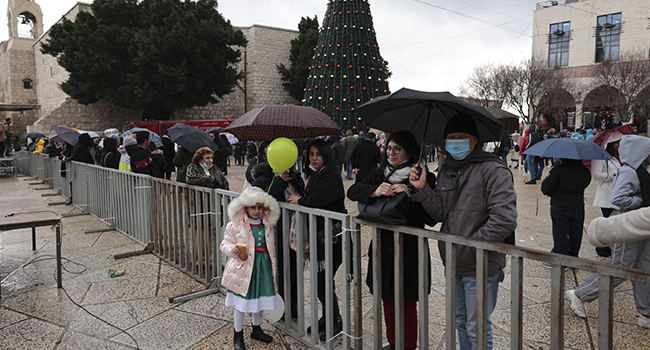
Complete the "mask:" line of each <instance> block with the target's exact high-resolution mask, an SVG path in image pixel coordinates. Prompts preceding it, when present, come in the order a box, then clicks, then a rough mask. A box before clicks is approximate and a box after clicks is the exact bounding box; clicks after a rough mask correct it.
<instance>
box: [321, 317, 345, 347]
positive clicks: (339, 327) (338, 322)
mask: <svg viewBox="0 0 650 350" xmlns="http://www.w3.org/2000/svg"><path fill="white" fill-rule="evenodd" d="M342 331H343V319H341V316H339V317H338V318H336V319H335V320H334V329H333V330H332V336H335V335H337V334H339V333H341V332H342ZM326 336H327V335H326V332H325V327H323V330H322V331H321V332H320V341H325V340H327V338H326Z"/></svg>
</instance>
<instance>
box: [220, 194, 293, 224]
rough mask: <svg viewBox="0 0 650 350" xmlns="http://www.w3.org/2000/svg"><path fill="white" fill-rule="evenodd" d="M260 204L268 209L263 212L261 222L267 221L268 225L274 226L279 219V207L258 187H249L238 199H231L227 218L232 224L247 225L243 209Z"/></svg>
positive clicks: (273, 199)
mask: <svg viewBox="0 0 650 350" xmlns="http://www.w3.org/2000/svg"><path fill="white" fill-rule="evenodd" d="M257 203H262V204H263V205H264V207H266V208H269V209H267V210H265V211H264V215H263V216H262V218H263V220H268V223H269V224H270V225H275V224H276V223H277V222H278V219H279V218H280V206H279V205H278V202H277V201H276V200H275V198H273V196H271V195H268V194H267V193H266V192H264V191H263V190H262V189H261V188H259V187H249V188H247V189H246V190H245V191H244V192H242V193H241V194H240V195H239V197H237V198H235V199H233V201H232V202H230V204H229V205H228V217H229V218H230V221H232V222H233V223H242V224H244V225H247V224H248V220H246V219H247V216H246V212H245V210H244V208H245V207H249V206H251V205H255V204H257Z"/></svg>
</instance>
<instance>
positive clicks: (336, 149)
mask: <svg viewBox="0 0 650 350" xmlns="http://www.w3.org/2000/svg"><path fill="white" fill-rule="evenodd" d="M340 139H341V137H339V136H336V137H335V141H334V143H332V154H333V155H334V159H336V164H338V165H343V164H345V148H344V147H343V144H342V143H341V141H339V140H340Z"/></svg>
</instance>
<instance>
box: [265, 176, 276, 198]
mask: <svg viewBox="0 0 650 350" xmlns="http://www.w3.org/2000/svg"><path fill="white" fill-rule="evenodd" d="M274 173H275V174H274V175H273V179H272V180H271V184H270V185H269V189H268V190H266V196H264V201H265V202H266V198H267V197H268V195H269V192H271V187H273V182H275V178H276V177H278V173H277V172H274Z"/></svg>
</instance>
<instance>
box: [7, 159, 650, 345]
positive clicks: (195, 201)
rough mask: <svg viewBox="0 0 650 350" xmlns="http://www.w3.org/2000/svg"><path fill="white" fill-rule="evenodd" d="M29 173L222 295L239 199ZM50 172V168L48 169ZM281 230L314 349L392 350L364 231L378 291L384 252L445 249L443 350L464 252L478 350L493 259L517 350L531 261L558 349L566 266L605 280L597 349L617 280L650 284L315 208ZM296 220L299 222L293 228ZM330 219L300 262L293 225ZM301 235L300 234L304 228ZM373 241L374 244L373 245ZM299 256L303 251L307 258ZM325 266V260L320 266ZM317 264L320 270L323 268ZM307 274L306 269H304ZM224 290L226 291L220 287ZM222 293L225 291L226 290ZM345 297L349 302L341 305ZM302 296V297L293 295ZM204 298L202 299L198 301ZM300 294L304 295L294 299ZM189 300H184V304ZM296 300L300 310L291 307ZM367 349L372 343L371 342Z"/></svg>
mask: <svg viewBox="0 0 650 350" xmlns="http://www.w3.org/2000/svg"><path fill="white" fill-rule="evenodd" d="M17 159H18V161H19V163H20V165H21V166H20V167H19V168H20V169H21V170H22V171H23V172H29V175H32V176H34V177H37V178H39V179H40V180H44V181H47V179H48V176H49V177H51V182H52V185H53V188H54V189H55V190H57V191H58V192H59V193H60V194H61V195H63V196H65V197H67V198H72V201H73V202H74V204H75V205H76V206H77V207H79V208H80V209H82V210H83V211H85V212H87V213H91V214H92V215H94V216H96V217H97V218H99V219H100V220H102V221H104V222H105V223H106V224H107V225H109V226H110V227H112V228H115V229H116V230H118V231H119V232H121V233H123V234H125V235H127V236H128V237H131V238H132V239H133V240H135V241H137V242H139V243H140V244H142V245H147V246H149V247H151V252H152V253H153V254H155V255H157V256H158V257H159V258H161V259H163V260H165V261H166V262H168V263H170V264H171V265H173V266H175V267H177V268H178V269H180V270H182V271H184V272H185V273H187V274H188V275H190V276H192V277H193V278H194V279H196V280H198V281H200V282H201V283H203V284H205V285H206V286H208V289H213V290H211V291H209V292H207V293H204V294H202V295H205V294H208V293H212V292H214V291H218V290H220V278H221V276H222V273H223V265H224V264H225V262H226V257H225V256H223V254H222V253H221V251H220V250H219V244H220V243H221V240H222V239H223V227H224V226H225V223H226V222H227V221H228V220H229V219H228V215H227V207H228V204H229V203H230V202H231V200H232V199H233V198H234V197H236V196H237V195H238V193H235V192H230V191H224V190H213V189H209V188H204V187H197V186H190V185H186V184H182V183H178V182H174V181H168V180H161V179H156V178H152V177H148V176H144V175H140V174H134V173H129V172H122V171H118V170H113V169H107V168H103V167H98V166H94V165H88V164H82V163H77V162H69V163H67V164H65V169H63V170H62V163H61V161H60V160H58V159H49V160H45V159H44V156H42V155H32V154H29V153H26V152H21V153H20V154H18V155H17ZM46 168H48V169H47V170H46ZM280 208H281V210H282V216H281V221H280V222H279V223H278V227H279V228H280V227H281V229H280V232H278V236H277V237H278V238H282V241H283V242H282V246H281V247H280V249H279V250H278V251H277V254H278V257H279V256H280V255H281V256H282V258H283V261H284V263H283V264H282V265H281V266H278V269H281V270H282V272H283V275H284V276H285V277H284V279H282V280H278V284H282V285H283V286H284V299H285V313H284V314H285V316H287V315H290V314H291V311H292V310H291V305H292V304H295V305H298V307H297V310H295V311H296V312H297V314H294V317H295V320H292V319H291V317H285V318H284V320H283V321H280V322H278V323H276V324H275V325H276V326H277V327H278V328H280V329H282V330H283V331H284V332H286V333H287V334H289V335H291V336H292V337H294V338H295V339H297V340H299V341H301V342H302V343H304V344H305V345H307V346H309V347H311V348H315V349H320V348H325V349H335V348H344V349H348V348H354V349H364V348H367V347H370V348H373V349H381V348H382V347H383V345H384V340H383V339H384V337H383V334H382V332H383V327H382V320H383V317H382V294H381V293H382V292H381V288H375V290H374V294H373V295H372V297H371V302H370V303H368V302H366V303H364V302H363V300H362V299H363V290H362V289H363V280H364V279H365V276H362V274H363V269H362V267H363V264H362V262H364V261H365V260H364V259H365V257H363V256H362V249H361V246H362V242H363V240H362V238H363V235H362V232H361V228H362V227H364V230H368V229H369V230H370V231H371V233H370V234H371V238H372V244H371V250H370V251H371V254H370V256H369V257H368V259H372V262H373V266H374V269H373V271H368V272H367V273H368V274H371V278H372V281H373V285H375V286H379V285H381V278H382V275H383V274H382V270H381V269H382V264H381V263H380V261H381V260H382V256H381V250H380V249H379V248H378V247H379V246H380V245H381V244H393V245H394V248H395V249H394V252H395V254H394V257H393V259H394V267H393V268H394V269H395V270H394V271H402V266H403V265H404V255H405V254H416V253H417V254H418V255H419V256H424V254H425V252H426V249H428V244H429V242H430V240H435V241H438V242H444V245H445V246H446V261H447V262H449V263H448V264H447V267H446V268H445V269H444V273H445V281H446V283H445V318H444V324H446V325H454V326H452V327H446V330H445V335H444V342H445V348H446V349H455V348H456V332H455V324H456V283H455V282H456V266H455V261H456V257H455V254H456V249H454V247H455V246H457V245H463V246H469V247H472V248H474V249H475V250H476V262H477V267H476V276H477V288H476V298H477V301H478V303H477V338H476V343H477V348H478V349H485V348H487V335H486V334H487V301H486V300H487V269H488V263H487V256H488V254H487V253H488V252H489V251H496V252H500V253H504V254H507V255H508V256H509V257H510V277H511V291H510V299H511V312H510V313H511V315H510V348H511V349H522V347H523V324H524V319H523V311H522V310H523V300H524V297H523V285H524V279H523V266H524V260H526V259H527V260H530V261H536V262H549V263H551V264H552V265H553V268H552V270H551V271H552V272H551V316H550V318H551V319H550V325H551V329H550V334H551V348H552V349H561V348H564V323H563V322H564V319H563V316H564V306H565V301H564V288H565V286H564V278H565V270H564V267H570V268H575V269H580V270H585V271H589V272H593V273H598V274H600V276H601V279H600V286H601V289H600V297H599V314H598V348H599V349H611V348H612V329H613V312H612V310H613V295H612V292H613V278H614V277H620V278H624V279H630V280H635V281H640V282H643V283H650V273H646V272H642V271H640V270H635V269H629V268H625V267H621V266H614V265H611V264H605V263H600V262H596V261H592V260H587V259H580V258H574V257H568V256H563V255H558V254H553V253H548V252H542V251H538V250H534V249H528V248H521V247H516V246H513V245H507V244H500V243H493V242H488V241H483V240H478V239H472V238H466V237H460V236H455V235H449V234H445V233H441V232H437V231H433V230H426V229H419V228H413V227H406V226H387V225H380V224H375V223H371V222H366V221H362V220H357V219H354V218H352V217H350V215H347V214H341V213H335V212H329V211H324V210H318V209H312V208H306V207H302V206H298V205H292V204H288V203H280ZM292 215H295V220H293V224H292V219H291V217H292ZM319 220H323V222H324V232H323V234H322V242H319V241H318V236H319V235H317V234H309V235H308V238H307V239H308V240H309V242H308V246H309V247H320V248H319V249H322V251H321V252H320V254H321V255H319V252H318V249H309V251H308V252H307V253H305V254H296V253H295V251H293V250H291V248H290V244H289V243H290V242H289V237H290V231H291V227H292V225H293V226H294V227H296V228H303V227H304V228H305V229H306V230H308V232H311V233H313V232H317V226H318V221H319ZM379 229H385V230H389V231H392V232H394V233H393V241H392V242H390V241H389V242H381V238H382V235H381V234H380V233H379ZM298 231H301V230H300V229H298ZM408 235H410V236H415V237H417V239H418V250H417V252H404V250H403V249H402V247H403V244H404V238H405V237H406V236H408ZM365 238H368V237H365ZM295 240H296V243H295V246H296V247H303V246H304V244H305V242H303V235H302V234H296V235H295ZM339 249H340V250H341V251H342V256H343V262H342V265H341V267H340V268H339V269H338V271H337V272H336V273H335V271H334V269H333V258H332V257H333V256H334V255H335V254H337V253H338V252H337V250H339ZM299 250H300V249H299ZM319 257H320V258H321V259H322V261H318V259H319ZM317 261H318V263H315V262H317ZM294 266H295V268H296V270H297V271H298V272H299V273H297V274H296V277H295V280H296V285H297V286H296V290H295V291H292V287H291V279H290V278H289V276H290V275H291V269H292V267H294ZM305 267H306V268H305ZM323 271H324V273H325V278H324V283H325V304H326V305H328V307H327V308H326V310H324V311H322V310H320V308H319V303H318V302H317V299H316V296H317V295H318V283H319V281H318V279H317V278H316V276H317V275H318V273H319V272H323ZM419 273H420V276H419V278H418V280H419V282H418V287H417V288H418V296H419V297H418V300H419V302H418V328H419V334H420V336H419V337H418V339H419V344H418V347H419V348H420V349H429V345H430V344H429V337H428V336H423V335H427V334H428V332H429V314H430V312H429V311H430V309H429V308H430V306H431V305H430V302H429V290H428V287H427V283H426V281H427V278H425V277H426V276H425V274H426V269H424V268H421V269H419ZM394 276H395V280H394V281H392V283H393V287H394V291H395V299H394V300H395V316H396V317H395V339H396V346H395V348H396V349H403V348H404V327H405V325H404V321H403V320H404V299H403V297H402V296H403V295H404V282H405V281H404V276H402V274H400V273H395V274H394ZM221 290H222V288H221ZM222 291H223V290H222ZM335 291H336V293H340V294H338V295H336V296H335ZM294 292H295V293H294ZM199 293H201V292H199ZM294 294H295V295H294ZM335 298H337V300H339V303H340V313H341V318H342V324H343V327H342V333H340V334H338V336H337V334H333V330H334V320H333V318H334V317H333V309H332V307H331V305H332V304H333V302H334V300H335ZM182 300H185V299H182ZM292 301H293V302H292ZM319 313H320V314H324V316H325V320H326V321H327V322H326V325H325V326H326V328H325V338H326V341H324V342H323V341H319V338H320V337H319V334H318V332H316V331H314V332H312V333H311V334H310V335H308V334H306V331H305V328H306V326H308V325H309V324H311V325H316V324H317V323H318V318H319ZM368 313H370V314H371V315H372V320H373V322H372V323H365V324H364V316H365V315H367V314H368ZM364 342H366V343H364Z"/></svg>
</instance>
